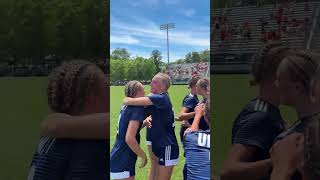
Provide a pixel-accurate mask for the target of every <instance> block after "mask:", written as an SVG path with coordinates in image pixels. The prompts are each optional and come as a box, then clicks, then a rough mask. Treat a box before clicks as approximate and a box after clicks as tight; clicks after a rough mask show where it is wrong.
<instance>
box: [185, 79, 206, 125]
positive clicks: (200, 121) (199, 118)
mask: <svg viewBox="0 0 320 180" xmlns="http://www.w3.org/2000/svg"><path fill="white" fill-rule="evenodd" d="M196 88H197V92H198V94H199V95H201V96H202V97H203V100H202V101H201V102H200V103H199V104H197V107H196V109H197V108H200V109H203V106H204V104H205V103H206V101H207V100H208V99H210V80H209V79H208V78H201V79H199V80H198V82H197V84H196ZM199 128H200V129H202V130H207V129H209V126H208V124H207V123H205V118H204V116H203V114H201V113H195V117H194V120H193V122H192V125H191V127H190V128H189V129H188V131H198V130H199Z"/></svg>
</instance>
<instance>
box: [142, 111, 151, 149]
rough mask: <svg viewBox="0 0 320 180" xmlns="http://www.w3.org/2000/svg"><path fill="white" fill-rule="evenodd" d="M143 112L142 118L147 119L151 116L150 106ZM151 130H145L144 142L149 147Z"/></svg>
mask: <svg viewBox="0 0 320 180" xmlns="http://www.w3.org/2000/svg"><path fill="white" fill-rule="evenodd" d="M144 111H145V112H144V118H147V117H148V116H150V115H151V114H152V106H148V107H145V108H144ZM151 118H152V117H151ZM151 128H152V127H151ZM151 128H148V127H147V128H146V142H147V145H151V135H150V131H151Z"/></svg>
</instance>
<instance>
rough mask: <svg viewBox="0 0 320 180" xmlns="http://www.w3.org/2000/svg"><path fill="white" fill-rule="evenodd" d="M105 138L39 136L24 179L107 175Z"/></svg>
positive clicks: (88, 179) (47, 179)
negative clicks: (99, 139)
mask: <svg viewBox="0 0 320 180" xmlns="http://www.w3.org/2000/svg"><path fill="white" fill-rule="evenodd" d="M108 145H109V142H107V141H103V140H101V141H95V140H68V139H57V138H50V137H42V138H41V139H40V143H39V145H38V148H37V151H36V153H35V154H34V156H33V159H32V162H31V166H30V169H29V173H28V178H27V179H28V180H55V179H65V180H68V179H79V180H85V179H87V180H91V179H92V180H93V179H107V178H108V172H107V171H106V170H108V169H109V167H108V163H106V162H108V159H107V150H108Z"/></svg>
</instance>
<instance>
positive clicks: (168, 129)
mask: <svg viewBox="0 0 320 180" xmlns="http://www.w3.org/2000/svg"><path fill="white" fill-rule="evenodd" d="M148 97H149V99H150V100H151V101H152V103H153V105H152V106H151V107H152V128H151V131H150V136H151V142H152V149H153V150H159V149H160V148H165V147H166V146H168V145H177V144H178V142H177V139H176V135H175V131H174V127H175V125H174V113H173V109H172V104H171V102H170V98H169V96H168V94H166V93H162V94H152V95H150V96H148Z"/></svg>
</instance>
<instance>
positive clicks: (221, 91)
mask: <svg viewBox="0 0 320 180" xmlns="http://www.w3.org/2000/svg"><path fill="white" fill-rule="evenodd" d="M248 78H249V76H248V75H214V76H211V82H212V88H211V91H212V92H211V93H212V100H213V106H212V112H213V118H212V123H213V124H212V126H211V134H212V136H213V137H212V138H211V140H212V146H211V149H212V151H213V152H212V153H211V155H212V158H211V159H212V164H213V166H212V168H214V170H213V174H214V175H219V172H220V170H221V166H222V163H223V161H224V159H225V157H226V155H227V152H228V148H229V147H230V142H231V127H232V122H233V120H234V118H235V117H236V115H237V114H238V113H239V111H240V110H241V109H242V107H243V106H244V105H245V104H246V103H247V102H248V101H249V100H250V99H251V98H253V97H254V96H255V89H254V88H250V87H249V86H248ZM0 83H1V86H0V87H1V88H0V99H1V101H0V104H1V105H0V107H1V108H0V114H1V125H0V128H1V131H0V141H1V146H0V147H1V148H0V162H1V165H0V169H1V171H0V172H1V173H0V179H1V180H2V179H5V180H21V179H26V174H27V171H28V167H29V164H30V161H31V158H32V155H33V153H34V151H35V149H36V146H37V145H38V142H39V127H40V122H41V120H42V119H43V118H44V117H45V116H46V115H47V114H48V106H47V100H46V85H47V82H46V78H32V77H28V78H0ZM146 89H147V90H146V91H147V92H148V91H149V90H148V87H146ZM187 91H188V90H187V88H186V86H172V87H171V89H170V96H171V100H172V103H173V106H174V109H175V113H176V114H177V113H179V111H180V106H181V101H182V98H183V97H184V96H185V94H186V93H187ZM111 93H112V95H111V109H110V110H111V141H110V143H111V147H112V145H113V143H114V139H115V135H116V128H117V124H116V123H117V118H118V113H119V110H120V106H121V100H122V98H123V97H124V93H123V87H112V88H111ZM281 110H282V112H283V113H282V114H283V116H284V118H285V119H287V120H289V122H292V121H293V120H295V119H296V116H295V113H293V111H290V110H289V109H288V108H283V107H282V108H281ZM176 127H177V128H176V130H177V138H178V139H179V142H180V138H179V136H178V131H179V123H177V124H176ZM141 133H142V136H141V137H142V141H141V142H142V143H141V145H142V147H143V148H144V149H145V150H146V144H145V141H143V140H144V138H145V130H142V132H141ZM181 149H182V148H181ZM181 152H182V151H180V162H179V165H178V166H177V167H175V169H174V173H173V178H172V179H173V180H180V179H181V177H182V173H181V172H182V167H183V164H184V158H183V156H182V153H181ZM149 165H150V163H148V165H147V167H146V168H144V169H138V168H137V178H136V179H146V175H147V171H148V167H149Z"/></svg>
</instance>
